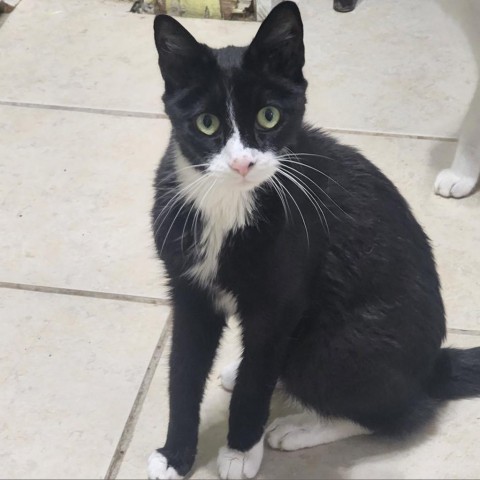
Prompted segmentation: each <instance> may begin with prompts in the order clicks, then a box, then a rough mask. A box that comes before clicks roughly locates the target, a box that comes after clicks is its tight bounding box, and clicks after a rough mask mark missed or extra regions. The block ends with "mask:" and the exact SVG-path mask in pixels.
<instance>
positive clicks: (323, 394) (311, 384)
mask: <svg viewBox="0 0 480 480" xmlns="http://www.w3.org/2000/svg"><path fill="white" fill-rule="evenodd" d="M154 33H155V43H156V47H157V50H158V53H159V66H160V71H161V74H162V76H163V79H164V82H165V92H164V95H163V100H164V104H165V111H166V113H167V114H168V116H169V118H170V120H171V124H172V133H171V139H170V143H169V146H168V148H167V151H166V153H165V155H164V157H163V159H162V161H161V163H160V166H159V168H158V171H157V174H156V179H155V183H154V185H155V189H156V194H155V201H154V206H153V210H152V226H153V232H154V239H155V244H156V247H157V251H158V255H159V257H160V259H161V260H162V261H163V262H164V264H165V267H166V272H167V276H168V281H169V286H170V295H171V302H172V309H173V330H172V349H171V354H170V360H169V362H170V379H169V396H170V403H169V405H170V418H169V426H168V432H167V439H166V443H165V445H164V447H162V448H159V449H158V450H156V451H154V452H153V453H152V454H151V455H150V457H149V461H148V474H149V477H150V478H162V479H163V478H179V477H181V476H184V475H186V474H187V473H188V472H189V471H190V469H191V467H192V465H193V462H194V459H195V455H196V449H197V441H198V428H199V411H200V403H201V400H202V396H203V392H204V386H205V381H206V378H207V376H208V374H209V372H210V369H211V366H212V362H213V360H214V357H215V354H216V350H217V347H218V344H219V340H220V338H221V335H222V331H223V329H224V327H225V324H226V320H227V318H228V317H230V316H231V315H236V317H237V319H238V320H239V323H240V325H241V330H242V343H243V354H242V358H241V360H240V361H239V362H237V364H234V365H233V367H232V366H231V367H229V368H230V370H229V371H230V377H232V380H231V384H232V385H231V386H232V387H233V393H232V397H231V403H230V415H229V431H228V437H227V445H226V446H225V447H223V448H221V449H220V452H219V455H218V459H217V464H218V470H219V475H220V477H221V478H224V479H225V478H244V477H247V478H252V477H254V476H255V475H256V474H257V472H258V471H259V468H260V464H261V461H262V457H263V448H264V437H265V436H266V440H267V442H268V443H269V445H270V446H271V447H272V448H277V449H282V450H295V449H299V448H304V447H310V446H314V445H318V444H322V443H326V442H332V441H335V440H340V439H342V438H346V437H350V436H353V435H362V434H369V433H374V432H380V433H386V434H403V433H408V432H410V431H413V430H414V429H416V428H420V427H421V426H422V425H424V424H426V423H427V422H428V421H429V420H430V419H431V418H432V417H433V416H434V413H435V410H436V408H437V406H438V405H439V404H440V403H441V402H442V401H444V400H447V399H454V398H462V397H468V396H476V395H480V348H473V349H469V350H457V349H451V348H441V344H442V341H443V339H444V337H445V331H446V327H445V314H444V306H443V303H442V298H441V294H440V283H439V278H438V276H437V272H436V268H435V263H434V259H433V255H432V251H431V248H430V245H429V240H428V238H427V236H426V235H425V233H424V232H423V230H422V228H421V227H420V226H419V224H418V223H417V222H416V220H415V218H414V217H413V215H412V213H411V211H410V208H409V206H408V204H407V202H406V201H405V200H404V199H403V197H402V196H401V195H400V193H399V192H398V190H397V189H396V187H395V186H394V185H393V184H392V183H391V182H390V181H389V180H388V179H387V178H386V177H385V176H384V175H383V174H382V173H381V172H380V171H379V169H378V168H376V167H375V166H374V165H373V164H372V163H370V162H369V161H368V160H367V159H366V158H364V157H363V156H362V155H361V154H360V153H359V152H358V151H357V150H355V149H354V148H351V147H348V146H345V145H341V144H339V143H338V142H337V141H336V140H334V139H333V138H332V137H330V136H329V135H327V134H325V133H323V132H322V131H320V130H317V129H315V128H313V127H311V126H309V125H306V124H304V122H303V117H304V112H305V103H306V97H305V95H306V88H307V82H306V80H305V78H304V76H303V66H304V44H303V24H302V20H301V16H300V12H299V9H298V7H297V6H296V4H295V3H293V2H290V1H285V2H282V3H280V4H279V5H278V6H276V7H275V8H274V9H273V10H272V11H271V12H270V14H269V15H268V17H267V18H266V19H265V20H264V22H263V23H262V24H261V26H260V28H259V30H258V32H257V34H256V36H255V37H254V39H253V41H252V42H251V44H250V45H249V46H248V47H245V48H240V47H232V46H230V47H226V48H222V49H218V50H214V49H210V48H209V47H207V46H206V45H204V44H200V43H198V42H197V41H196V40H195V39H194V38H193V36H192V35H191V34H190V33H189V32H188V31H187V30H186V29H185V28H183V27H182V26H181V25H180V24H179V23H178V22H177V21H176V20H174V19H173V18H171V17H169V16H165V15H160V16H157V17H156V19H155V21H154ZM237 368H238V370H237ZM277 381H280V382H281V384H282V385H283V388H284V389H285V390H286V392H288V394H289V395H291V396H292V397H293V398H295V399H296V400H297V401H298V402H299V403H301V404H302V405H304V406H305V409H306V413H304V414H299V415H297V416H290V417H285V418H280V419H277V420H275V421H274V423H273V424H272V425H271V426H270V428H269V429H267V431H266V428H265V427H266V423H267V419H268V416H269V405H270V400H271V396H272V392H273V390H274V388H275V386H276V384H277ZM233 384H234V385H233ZM307 412H308V413H307Z"/></svg>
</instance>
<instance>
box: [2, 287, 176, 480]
mask: <svg viewBox="0 0 480 480" xmlns="http://www.w3.org/2000/svg"><path fill="white" fill-rule="evenodd" d="M0 312H1V318H2V322H1V323H0V385H1V389H0V411H1V412H2V414H1V419H0V445H1V452H0V472H1V473H0V474H1V476H2V477H4V478H103V477H104V475H105V473H106V471H107V468H108V466H109V463H110V460H111V458H112V455H113V452H114V451H115V448H116V445H117V442H118V440H119V438H120V435H121V433H122V430H123V427H124V425H125V422H126V420H127V418H128V415H129V413H130V409H131V407H132V405H133V402H134V400H135V396H136V395H137V392H138V389H139V387H140V385H141V382H142V379H143V376H144V374H145V371H146V369H147V366H148V364H149V362H150V359H151V356H152V353H153V351H154V349H155V347H156V344H157V341H158V339H159V337H160V333H161V331H162V329H163V328H164V325H165V322H166V319H167V315H168V308H166V307H160V306H152V305H145V304H136V303H131V302H114V301H109V300H101V299H92V298H80V297H70V296H65V295H53V294H44V293H29V292H23V291H19V290H9V289H0Z"/></svg>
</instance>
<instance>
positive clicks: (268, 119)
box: [257, 107, 280, 129]
mask: <svg viewBox="0 0 480 480" xmlns="http://www.w3.org/2000/svg"><path fill="white" fill-rule="evenodd" d="M279 120H280V111H279V110H278V108H275V107H263V108H262V109H261V110H260V111H259V112H258V113H257V122H258V124H259V125H260V126H261V127H262V128H267V129H270V128H273V127H274V126H275V125H276V124H277V123H278V122H279Z"/></svg>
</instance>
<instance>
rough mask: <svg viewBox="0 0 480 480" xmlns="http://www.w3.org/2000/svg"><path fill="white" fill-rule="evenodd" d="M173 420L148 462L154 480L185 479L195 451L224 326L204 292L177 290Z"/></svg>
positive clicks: (172, 368) (172, 357)
mask: <svg viewBox="0 0 480 480" xmlns="http://www.w3.org/2000/svg"><path fill="white" fill-rule="evenodd" d="M172 300H173V332H172V350H171V354H170V362H169V364H170V378H169V394H170V398H169V400H170V419H169V424H168V433H167V440H166V442H165V446H164V447H163V448H159V449H158V450H155V451H154V452H153V453H152V454H151V455H150V457H149V459H148V476H149V478H150V479H173V478H182V476H184V475H186V474H187V473H188V472H189V470H190V469H191V468H192V465H193V462H194V460H195V455H196V451H197V441H198V427H199V422H200V403H201V400H202V396H203V391H204V388H205V381H206V378H207V375H208V373H209V372H210V369H211V367H212V363H213V359H214V357H215V352H216V350H217V347H218V343H219V340H220V336H221V333H222V330H223V326H224V324H225V319H224V317H223V315H218V314H217V313H215V312H214V311H213V309H212V307H211V305H210V302H209V301H208V300H207V299H206V298H204V297H203V295H202V294H201V293H200V292H197V291H194V290H189V289H187V288H177V289H174V290H173V298H172Z"/></svg>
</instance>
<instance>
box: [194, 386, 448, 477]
mask: <svg viewBox="0 0 480 480" xmlns="http://www.w3.org/2000/svg"><path fill="white" fill-rule="evenodd" d="M299 411H300V407H299V406H298V405H295V403H293V402H292V401H291V400H290V399H289V398H288V397H287V396H286V395H285V394H284V393H283V392H281V391H278V392H276V393H275V394H274V397H273V399H272V403H271V415H270V420H273V419H274V418H276V417H278V416H285V415H290V414H292V413H297V412H299ZM439 413H441V409H440V410H439ZM226 415H227V414H226ZM227 428H228V427H227V418H226V416H225V419H224V420H222V421H219V422H217V423H215V424H211V425H209V427H208V428H206V429H205V430H204V431H202V432H201V434H200V441H199V450H198V455H197V461H196V462H195V465H194V468H193V469H192V472H194V473H192V476H193V477H195V478H200V477H198V474H199V473H200V472H198V470H199V469H202V470H201V472H203V473H204V472H205V471H207V472H208V477H213V478H215V477H216V475H217V471H216V458H217V453H218V450H219V448H220V447H222V446H223V445H224V444H225V438H226V434H227ZM436 431H437V422H436V421H433V422H431V423H430V424H429V425H428V426H427V427H426V428H424V429H423V430H422V431H421V432H419V433H417V434H413V435H410V436H408V437H406V438H397V439H395V438H390V437H384V436H380V435H371V436H362V437H354V438H350V439H347V440H343V441H339V442H334V443H330V444H326V445H320V446H318V447H313V448H308V449H303V450H299V451H296V452H280V451H275V450H272V449H270V448H268V446H266V447H265V455H264V460H263V463H262V468H261V471H260V474H259V475H260V478H263V479H283V478H285V479H286V478H289V479H290V478H302V479H318V478H329V479H338V480H340V479H348V478H351V472H350V471H351V469H352V468H354V467H356V468H357V469H358V468H360V470H361V467H362V465H363V464H367V463H369V462H371V460H372V459H373V458H381V459H383V460H385V459H386V458H388V457H389V456H392V457H394V456H398V454H399V453H402V452H403V453H405V454H407V453H408V451H409V450H412V449H414V448H416V447H417V446H418V445H420V444H422V443H423V442H425V441H426V440H427V439H429V438H431V437H432V436H434V435H435V433H436ZM380 468H382V467H380ZM385 468H386V467H385ZM385 468H384V469H383V470H379V472H378V477H376V478H381V477H384V476H385V475H386V472H385ZM195 472H198V473H195ZM368 472H369V475H370V474H371V473H372V472H371V467H369V470H368ZM392 473H394V475H393V476H392ZM188 478H190V477H188ZM388 478H402V477H401V474H400V472H390V475H388Z"/></svg>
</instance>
